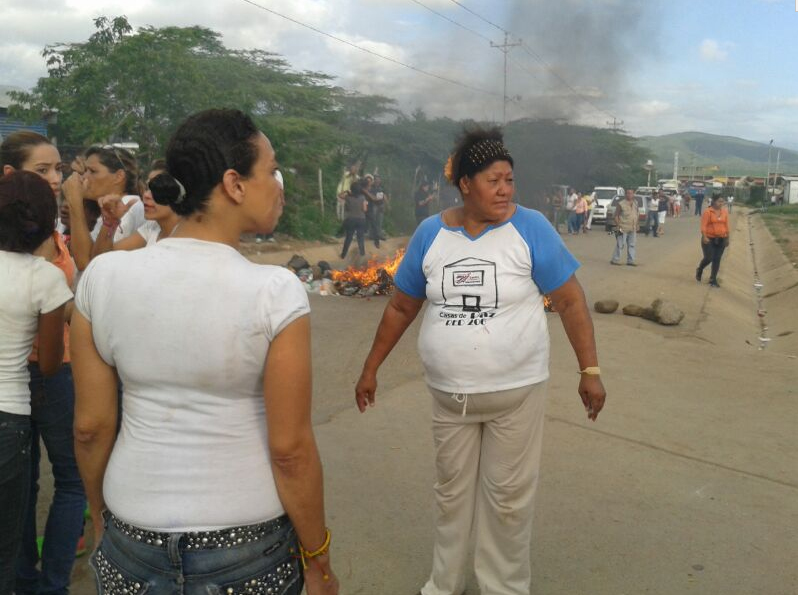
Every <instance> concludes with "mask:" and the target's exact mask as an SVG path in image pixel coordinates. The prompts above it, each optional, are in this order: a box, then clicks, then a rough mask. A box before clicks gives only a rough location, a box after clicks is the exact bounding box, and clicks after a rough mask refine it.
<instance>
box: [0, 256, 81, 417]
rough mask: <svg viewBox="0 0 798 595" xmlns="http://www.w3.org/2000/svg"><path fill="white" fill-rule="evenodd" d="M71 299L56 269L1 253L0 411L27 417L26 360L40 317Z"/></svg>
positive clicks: (37, 260) (39, 260)
mask: <svg viewBox="0 0 798 595" xmlns="http://www.w3.org/2000/svg"><path fill="white" fill-rule="evenodd" d="M70 299H72V292H71V291H70V290H69V287H68V286H67V283H66V278H65V277H64V273H63V272H62V271H61V270H60V269H59V268H58V267H56V266H55V265H53V264H50V263H49V262H47V261H46V260H45V259H44V258H41V257H40V256H33V255H32V254H19V253H16V252H6V251H5V250H0V411H5V412H6V413H15V414H17V415H30V390H29V388H28V382H29V380H30V376H29V374H28V356H29V355H30V352H31V348H32V347H33V338H34V337H35V336H36V332H37V331H38V328H39V314H47V313H48V312H52V311H53V310H55V309H57V308H58V307H59V306H61V305H63V304H64V303H66V302H68V301H69V300H70Z"/></svg>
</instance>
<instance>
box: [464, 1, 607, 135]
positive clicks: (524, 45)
mask: <svg viewBox="0 0 798 595" xmlns="http://www.w3.org/2000/svg"><path fill="white" fill-rule="evenodd" d="M449 1H450V2H452V3H453V4H456V5H457V6H459V7H460V8H462V9H463V10H465V11H467V12H469V13H471V14H472V15H474V16H475V17H477V18H478V19H480V20H481V21H483V22H485V23H487V24H488V25H490V26H492V27H495V28H496V29H498V30H499V31H501V32H502V33H505V34H507V35H512V33H511V32H510V31H508V30H507V29H505V28H503V27H500V26H499V25H497V24H496V23H494V22H493V21H491V20H489V19H486V18H485V17H484V16H482V15H481V14H479V13H478V12H476V11H474V10H471V9H470V8H468V7H467V6H466V5H465V4H463V3H462V2H458V0H449ZM512 36H513V37H517V36H515V35H512ZM518 39H519V41H520V42H521V48H522V49H523V50H524V51H526V53H527V54H529V55H530V56H532V58H534V59H535V60H537V61H538V62H539V63H540V65H541V66H543V67H544V68H545V69H546V70H548V71H549V72H550V73H551V74H552V76H554V78H556V79H557V81H559V83H560V84H561V85H563V86H564V87H565V88H567V89H568V90H569V91H570V92H571V93H572V94H573V95H574V96H575V97H576V98H577V99H580V100H581V101H583V102H584V103H586V104H587V105H589V106H590V107H592V108H593V109H594V110H596V111H597V112H600V113H602V114H605V115H607V116H609V117H610V118H613V120H616V119H617V118H616V117H615V115H614V114H612V113H611V112H609V111H607V110H605V109H603V108H601V107H599V106H597V105H596V104H595V103H593V101H591V100H590V99H589V98H588V97H586V96H585V95H583V94H582V93H580V92H579V91H577V90H576V89H575V88H574V87H573V85H571V84H570V83H569V82H568V81H566V80H565V79H564V78H563V77H562V76H560V74H559V73H558V72H557V71H556V70H555V69H554V68H553V67H552V66H551V65H549V64H548V63H547V62H546V61H545V60H544V59H543V57H542V56H540V54H538V53H537V52H536V51H535V50H533V49H532V48H531V47H529V45H528V44H527V43H526V42H524V40H522V39H520V38H518ZM530 74H531V73H530Z"/></svg>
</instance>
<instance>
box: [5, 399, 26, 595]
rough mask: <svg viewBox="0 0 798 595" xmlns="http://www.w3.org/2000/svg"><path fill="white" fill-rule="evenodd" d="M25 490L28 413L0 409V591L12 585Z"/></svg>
mask: <svg viewBox="0 0 798 595" xmlns="http://www.w3.org/2000/svg"><path fill="white" fill-rule="evenodd" d="M28 490H30V416H28V415H15V414H13V413H7V412H5V411H0V595H9V594H10V593H11V592H12V590H13V588H14V564H15V562H16V559H17V554H18V552H19V546H20V543H21V542H22V520H23V518H24V514H25V506H26V504H27V501H28Z"/></svg>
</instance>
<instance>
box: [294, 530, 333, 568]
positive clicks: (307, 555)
mask: <svg viewBox="0 0 798 595" xmlns="http://www.w3.org/2000/svg"><path fill="white" fill-rule="evenodd" d="M331 539H332V535H331V533H330V530H329V529H327V528H325V529H324V543H322V544H321V547H320V548H319V549H317V550H315V551H313V552H309V551H307V550H306V549H305V548H304V547H302V544H301V543H300V544H299V559H300V560H301V562H302V569H303V570H307V569H308V563H307V560H312V559H313V558H318V557H319V556H323V555H324V554H326V553H327V552H328V551H330V541H331ZM321 577H322V578H323V579H324V580H325V581H328V580H330V575H329V574H327V573H326V572H324V570H322V576H321Z"/></svg>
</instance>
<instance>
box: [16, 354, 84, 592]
mask: <svg viewBox="0 0 798 595" xmlns="http://www.w3.org/2000/svg"><path fill="white" fill-rule="evenodd" d="M28 370H29V371H30V394H31V482H30V495H29V497H28V502H27V512H26V513H25V527H24V531H23V536H22V548H21V550H20V553H19V557H18V559H17V583H16V595H45V594H47V595H67V593H69V578H70V575H71V574H72V566H73V564H74V563H75V548H76V546H77V543H78V539H79V538H80V534H81V531H82V530H83V511H84V510H85V508H86V495H85V493H84V491H83V482H82V481H81V479H80V473H78V465H77V462H76V461H75V448H74V437H73V432H72V420H73V417H74V415H75V389H74V385H73V383H72V368H71V366H70V365H69V364H64V365H63V366H62V367H61V369H60V370H59V371H58V372H57V373H56V374H55V375H53V376H51V377H49V378H45V377H43V376H42V374H41V372H40V371H39V366H38V365H36V364H30V365H29V366H28ZM40 437H41V439H42V441H44V446H45V448H46V449H47V457H48V458H49V459H50V464H51V465H52V468H53V478H54V480H55V493H54V495H53V501H52V503H51V504H50V511H49V513H48V515H47V524H46V526H45V529H44V545H43V547H42V557H41V562H42V565H41V570H38V569H37V568H36V564H37V562H38V561H39V552H38V548H37V547H36V534H37V530H36V503H37V496H38V493H39V462H40V460H41V450H40V449H41V446H40V441H39V438H40Z"/></svg>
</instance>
